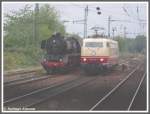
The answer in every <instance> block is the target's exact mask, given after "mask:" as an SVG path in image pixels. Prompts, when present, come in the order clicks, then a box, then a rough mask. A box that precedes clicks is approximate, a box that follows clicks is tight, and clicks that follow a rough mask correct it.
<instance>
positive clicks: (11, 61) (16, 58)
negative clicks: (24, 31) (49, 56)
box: [4, 47, 43, 70]
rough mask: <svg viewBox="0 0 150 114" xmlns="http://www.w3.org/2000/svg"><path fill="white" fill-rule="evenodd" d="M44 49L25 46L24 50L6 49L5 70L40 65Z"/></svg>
mask: <svg viewBox="0 0 150 114" xmlns="http://www.w3.org/2000/svg"><path fill="white" fill-rule="evenodd" d="M42 53H43V52H42V50H40V49H36V48H33V47H32V48H30V47H29V48H25V49H23V50H22V51H17V50H16V51H8V50H5V51H4V70H12V69H20V68H27V67H32V66H33V67H34V66H40V61H41V58H42V55H43V54H42Z"/></svg>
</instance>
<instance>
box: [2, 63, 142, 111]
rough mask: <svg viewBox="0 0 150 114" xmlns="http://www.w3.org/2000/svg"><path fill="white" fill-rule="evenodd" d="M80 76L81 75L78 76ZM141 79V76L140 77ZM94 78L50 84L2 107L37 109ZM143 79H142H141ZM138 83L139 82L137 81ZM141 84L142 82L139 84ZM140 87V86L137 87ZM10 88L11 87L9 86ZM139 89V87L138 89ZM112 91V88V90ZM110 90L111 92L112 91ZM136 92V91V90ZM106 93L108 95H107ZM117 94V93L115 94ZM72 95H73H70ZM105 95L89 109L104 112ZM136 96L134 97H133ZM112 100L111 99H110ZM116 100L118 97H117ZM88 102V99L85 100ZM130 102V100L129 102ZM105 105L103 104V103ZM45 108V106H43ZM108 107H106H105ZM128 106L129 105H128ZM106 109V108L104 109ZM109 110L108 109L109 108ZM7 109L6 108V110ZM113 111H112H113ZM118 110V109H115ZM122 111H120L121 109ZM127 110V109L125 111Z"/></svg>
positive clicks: (7, 100)
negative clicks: (102, 105) (51, 99)
mask: <svg viewBox="0 0 150 114" xmlns="http://www.w3.org/2000/svg"><path fill="white" fill-rule="evenodd" d="M132 63H133V64H134V63H137V61H133V62H132ZM133 66H135V65H131V67H130V68H132V67H133ZM139 68H141V67H140V66H138V67H137V68H136V69H134V70H133V71H132V72H131V73H129V75H128V76H126V77H125V78H124V79H123V80H125V81H124V82H122V81H121V82H120V83H121V84H119V86H118V87H117V88H116V87H115V88H116V89H115V91H113V92H112V93H111V91H110V92H109V93H110V95H113V93H116V90H118V88H120V87H121V86H122V84H125V83H126V81H128V80H129V79H130V78H132V77H136V76H135V75H133V74H140V75H142V74H141V71H139V72H138V71H137V70H138V69H139ZM80 75H81V74H80ZM140 77H142V76H140ZM95 78H97V77H84V76H81V77H78V78H77V79H70V80H66V81H65V82H62V83H54V84H50V85H49V87H44V88H41V89H38V90H35V91H32V92H30V93H27V94H24V95H22V96H18V97H15V98H11V99H6V100H5V101H4V107H37V106H38V105H39V104H41V103H43V102H45V101H47V100H48V99H49V98H51V97H52V98H53V97H55V96H57V95H61V93H67V91H68V90H72V89H73V88H76V87H80V86H81V85H84V84H85V83H88V82H89V81H90V82H91V81H92V80H95ZM143 79H144V78H143ZM138 82H139V81H138ZM141 83H142V82H141ZM22 84H23V83H22ZM20 85H21V82H20ZM139 86H140V85H139ZM10 87H11V86H10ZM138 88H139V87H138ZM113 89H114V88H113ZM113 89H112V90H113ZM136 89H137V88H134V90H136ZM137 91H138V89H137ZM109 93H108V94H109ZM117 93H118V92H117ZM72 94H74V93H72ZM108 94H107V95H105V96H104V97H106V98H104V97H103V98H102V99H104V100H102V99H101V100H102V101H101V102H100V103H98V105H97V106H95V105H94V106H95V108H94V106H93V107H92V108H93V109H92V108H91V109H90V110H105V106H104V107H102V108H100V105H101V104H102V103H104V102H105V100H107V99H108V98H109V97H110V95H108ZM135 96H136V95H135ZM111 98H112V97H111ZM117 98H118V96H117ZM130 98H132V99H133V101H132V104H133V102H134V100H135V98H134V97H133V96H132V97H130ZM90 99H92V98H90ZM87 100H88V99H87ZM130 102H131V100H130ZM104 104H105V103H104ZM132 104H131V103H130V105H131V106H130V107H132ZM44 106H45V105H44ZM107 106H108V105H107ZM128 106H129V104H128ZM106 108H107V107H106ZM109 108H110V107H109ZM115 108H116V107H115ZM6 109H7V108H6ZM106 110H109V109H106ZM113 110H114V109H113ZM117 110H118V109H117ZM121 110H122V109H121ZM127 110H128V109H127Z"/></svg>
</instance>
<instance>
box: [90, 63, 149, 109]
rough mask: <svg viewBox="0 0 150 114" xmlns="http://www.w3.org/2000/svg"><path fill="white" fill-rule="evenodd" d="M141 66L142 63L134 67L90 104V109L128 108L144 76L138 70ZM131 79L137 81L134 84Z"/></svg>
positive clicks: (144, 74)
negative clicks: (93, 103) (103, 94)
mask: <svg viewBox="0 0 150 114" xmlns="http://www.w3.org/2000/svg"><path fill="white" fill-rule="evenodd" d="M142 67H143V64H142V65H140V66H138V67H136V68H135V69H134V70H133V71H132V72H131V73H130V74H129V75H128V76H126V77H125V78H124V79H123V80H122V81H121V82H119V83H118V84H117V85H116V86H115V87H114V88H113V89H112V90H111V91H109V92H108V93H107V94H106V95H105V96H104V97H103V98H101V99H100V100H99V101H98V102H97V103H96V104H95V105H94V106H92V107H91V108H90V111H93V110H130V108H131V106H132V104H133V102H134V99H135V96H136V94H137V92H138V90H139V88H140V86H141V83H142V81H143V79H144V78H145V76H146V73H143V72H144V71H142V72H141V70H140V69H141V68H142ZM133 80H134V81H136V82H137V83H136V85H132V83H133ZM131 85H132V87H131ZM129 87H130V88H129ZM135 87H137V88H135Z"/></svg>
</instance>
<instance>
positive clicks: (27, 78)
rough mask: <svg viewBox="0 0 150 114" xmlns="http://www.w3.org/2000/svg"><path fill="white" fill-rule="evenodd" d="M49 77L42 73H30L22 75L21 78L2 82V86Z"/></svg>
mask: <svg viewBox="0 0 150 114" xmlns="http://www.w3.org/2000/svg"><path fill="white" fill-rule="evenodd" d="M49 77H50V76H49V75H44V74H42V75H39V76H37V75H31V76H27V77H23V78H20V79H15V80H11V81H7V82H4V87H8V86H14V85H19V84H24V83H28V82H32V81H37V80H41V79H46V78H49Z"/></svg>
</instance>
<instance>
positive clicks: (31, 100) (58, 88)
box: [4, 77, 95, 107]
mask: <svg viewBox="0 0 150 114" xmlns="http://www.w3.org/2000/svg"><path fill="white" fill-rule="evenodd" d="M94 79H95V78H94ZM94 79H93V78H91V77H89V78H86V79H85V78H84V77H78V78H76V79H71V80H67V81H65V82H63V83H59V84H58V83H57V84H53V85H51V86H49V87H46V88H42V89H39V90H36V91H33V92H31V93H28V94H25V95H23V96H19V97H16V98H13V99H9V100H7V101H4V106H5V107H31V106H33V105H36V104H38V103H40V102H43V101H45V100H46V99H48V98H50V97H52V96H55V95H57V94H60V93H62V92H65V91H68V90H70V89H72V88H75V87H78V86H80V85H82V84H84V83H87V82H88V81H91V80H94Z"/></svg>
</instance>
